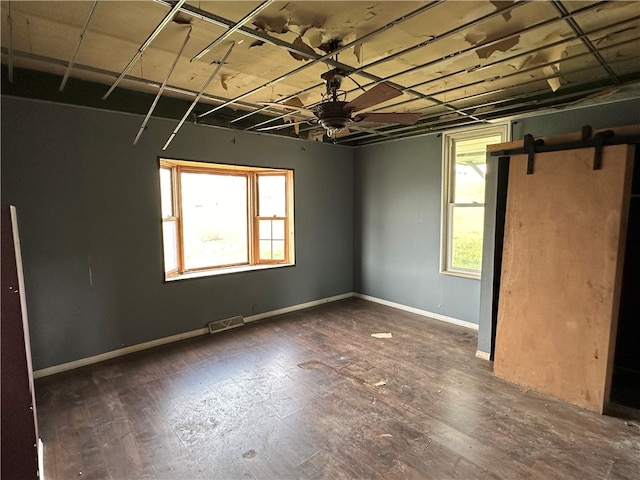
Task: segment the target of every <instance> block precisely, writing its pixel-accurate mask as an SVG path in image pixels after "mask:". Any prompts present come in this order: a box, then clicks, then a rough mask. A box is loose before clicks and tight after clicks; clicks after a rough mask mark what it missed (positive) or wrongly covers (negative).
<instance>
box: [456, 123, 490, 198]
mask: <svg viewBox="0 0 640 480" xmlns="http://www.w3.org/2000/svg"><path fill="white" fill-rule="evenodd" d="M501 141H502V137H501V136H500V135H491V136H486V137H481V138H474V139H470V140H457V141H456V142H455V155H456V161H455V179H454V191H453V199H452V201H453V202H454V203H484V183H485V182H484V177H485V173H486V149H487V145H491V144H493V143H500V142H501Z"/></svg>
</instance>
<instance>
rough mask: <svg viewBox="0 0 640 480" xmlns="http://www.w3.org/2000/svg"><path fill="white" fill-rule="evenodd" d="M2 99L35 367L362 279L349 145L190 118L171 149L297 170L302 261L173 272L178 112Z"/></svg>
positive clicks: (338, 289)
mask: <svg viewBox="0 0 640 480" xmlns="http://www.w3.org/2000/svg"><path fill="white" fill-rule="evenodd" d="M141 123H142V117H140V116H137V115H131V114H123V113H114V112H108V111H100V110H92V109H88V108H81V107H74V106H66V105H61V104H53V103H47V102H41V101H34V100H26V99H18V98H12V97H2V203H3V204H13V205H15V206H16V207H17V209H18V223H19V228H20V235H21V243H22V250H23V260H24V269H25V278H26V287H27V301H28V313H29V322H30V330H31V343H32V351H33V360H34V368H35V369H42V368H46V367H50V366H54V365H59V364H62V363H65V362H70V361H74V360H78V359H81V358H85V357H90V356H93V355H97V354H100V353H103V352H107V351H111V350H115V349H118V348H122V347H125V346H130V345H134V344H138V343H141V342H145V341H150V340H154V339H158V338H162V337H167V336H170V335H175V334H179V333H183V332H188V331H191V330H195V329H199V328H202V327H205V326H206V325H207V323H208V322H210V321H212V320H216V319H222V318H227V317H230V316H233V315H245V316H249V315H252V314H258V313H262V312H268V311H272V310H276V309H279V308H284V307H288V306H292V305H298V304H302V303H306V302H310V301H313V300H318V299H322V298H326V297H331V296H334V295H339V294H344V293H349V292H351V291H352V290H353V248H352V242H353V161H352V150H350V149H348V148H343V147H337V146H334V145H326V144H320V143H310V142H302V141H298V140H293V139H287V138H280V137H275V136H268V135H258V134H251V133H245V132H239V131H232V130H222V129H216V128H211V127H202V126H194V125H189V124H186V125H185V126H184V127H183V129H182V130H181V131H180V133H179V134H178V136H177V137H176V138H175V140H174V141H173V143H172V144H171V146H170V147H169V149H168V150H167V152H166V156H168V157H172V158H179V159H187V160H204V161H212V162H222V163H238V164H246V165H254V166H269V167H282V168H293V169H294V170H295V173H294V176H295V183H294V185H295V187H294V188H295V228H296V266H295V267H285V268H278V269H272V270H263V271H254V272H245V273H236V274H229V275H222V276H215V277H208V278H199V279H192V280H183V281H177V282H170V283H164V281H163V270H162V268H163V267H162V238H161V222H160V199H159V195H160V193H159V185H158V160H157V157H158V156H161V155H163V152H162V151H161V147H162V145H164V143H165V141H166V139H167V138H168V136H169V134H170V132H171V131H172V130H173V128H174V127H175V124H176V122H175V121H169V120H161V119H152V120H151V122H150V123H149V128H148V130H147V131H146V132H145V133H144V134H143V136H142V138H141V140H140V142H139V143H138V145H137V146H134V145H132V142H133V138H134V137H135V134H136V133H137V131H138V128H139V127H140V124H141Z"/></svg>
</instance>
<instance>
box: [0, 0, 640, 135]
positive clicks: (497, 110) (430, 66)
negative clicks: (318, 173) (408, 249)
mask: <svg viewBox="0 0 640 480" xmlns="http://www.w3.org/2000/svg"><path fill="white" fill-rule="evenodd" d="M174 3H175V2H168V1H164V0H146V1H119V2H106V1H99V2H97V3H96V5H95V11H94V12H93V14H92V15H91V16H90V17H89V14H90V10H91V6H92V4H93V2H90V1H84V2H74V1H47V2H42V1H36V2H32V1H11V2H9V1H7V0H4V1H2V2H1V6H2V11H1V17H2V24H1V25H0V26H1V32H2V63H3V65H4V66H5V68H6V69H7V71H8V75H9V76H11V75H12V71H13V69H29V70H35V71H42V72H48V73H51V74H55V75H59V76H60V77H61V78H62V76H63V75H64V74H65V71H67V70H69V74H70V76H71V78H77V79H81V80H88V81H92V82H98V83H102V84H104V85H105V91H106V89H107V88H108V87H109V86H110V85H112V84H113V83H114V82H115V81H116V78H118V76H119V75H120V74H121V72H123V69H124V68H125V66H127V64H128V63H129V62H130V61H131V60H132V58H135V57H134V56H135V55H136V54H137V52H139V51H140V49H141V47H143V46H145V44H147V43H148V45H146V46H145V48H144V51H143V53H142V54H141V55H140V58H139V59H138V60H137V61H136V62H135V64H134V65H133V67H132V68H131V70H129V71H128V72H127V75H126V76H124V78H123V80H122V82H121V83H120V84H118V88H126V89H132V90H139V91H142V92H147V93H154V94H155V93H156V92H157V91H158V88H159V86H160V84H162V82H163V81H165V80H166V81H167V89H166V90H165V91H164V92H163V95H165V96H174V97H178V98H182V99H185V100H189V101H191V100H192V99H193V98H195V96H196V95H197V94H198V93H199V92H200V90H201V89H202V88H203V85H204V84H205V82H206V80H207V79H208V78H209V77H210V75H211V74H212V72H213V71H214V69H215V68H217V67H219V72H218V74H217V79H216V81H213V82H211V83H210V84H209V85H208V86H207V88H206V89H204V91H203V92H202V98H201V99H200V101H199V103H198V106H197V107H196V110H195V112H196V114H197V115H199V116H200V117H199V122H202V123H206V122H208V121H215V122H217V124H221V123H223V122H226V125H227V126H228V127H230V128H239V127H238V125H240V124H241V125H242V128H248V129H250V130H255V131H261V130H263V129H268V130H266V131H268V132H269V133H277V134H284V135H292V136H300V137H303V138H309V139H323V138H324V140H325V141H335V142H338V143H344V144H347V145H360V144H367V143H371V142H378V141H384V140H387V139H392V138H401V137H403V136H409V135H416V134H420V133H424V132H433V131H441V130H444V129H448V128H454V127H458V126H465V125H473V124H481V123H487V122H492V121H496V120H499V119H501V118H504V117H508V116H512V115H517V114H522V113H525V112H527V111H531V110H532V109H540V108H555V107H559V106H562V105H570V104H575V103H576V102H580V101H581V100H582V99H590V100H593V99H594V98H599V99H601V100H603V101H605V99H607V98H609V99H610V98H611V97H607V95H611V93H610V92H612V91H613V90H616V91H617V90H620V89H624V88H633V87H635V86H636V85H637V84H638V81H640V48H639V47H640V9H639V8H638V4H637V2H633V1H616V2H595V1H573V0H554V1H549V2H515V1H486V0H478V1H465V2H460V1H358V2H342V1H330V2H323V1H290V2H285V1H273V0H271V1H267V2H257V1H242V2H233V1H187V2H185V3H184V4H183V5H182V6H181V7H180V9H179V13H178V14H177V15H175V16H172V17H171V18H170V19H169V21H168V23H167V24H166V26H164V27H163V28H161V29H160V31H159V32H158V33H157V35H155V36H154V37H153V38H152V39H151V41H149V38H150V35H152V32H154V30H155V29H157V28H158V26H159V24H160V23H161V22H162V20H163V18H165V17H166V16H167V14H168V13H169V12H170V10H171V8H172V7H173V6H174ZM252 12H258V13H256V14H255V15H251V13H252ZM83 28H84V29H86V30H83ZM187 32H189V40H188V42H187V44H186V46H185V49H184V52H183V53H182V54H181V55H180V56H179V57H178V58H177V60H176V55H177V54H178V51H179V48H180V46H181V44H182V43H183V42H184V38H185V35H186V33H187ZM212 42H213V46H212V47H211V48H209V50H207V46H209V45H212ZM232 42H233V43H234V44H235V47H234V49H233V52H232V53H231V54H230V55H229V57H228V58H227V60H226V61H225V62H224V63H223V64H220V60H221V58H222V56H223V54H224V53H225V51H227V49H228V48H229V46H230V45H231V43H232ZM74 51H77V55H76V56H75V57H74ZM198 55H200V56H199V57H198ZM194 57H198V58H195V59H194ZM72 59H73V63H72V64H71V63H70V62H72ZM174 61H175V62H176V67H175V70H174V71H173V72H172V73H171V75H170V77H169V78H168V80H167V78H166V76H167V74H168V72H169V67H170V66H171V64H172V63H173V62H174ZM332 71H337V72H339V75H338V76H335V75H333V76H330V78H335V79H337V80H340V81H339V82H337V83H336V85H334V88H333V89H328V88H327V84H326V83H325V80H323V78H322V76H323V75H324V76H325V77H326V74H327V72H332ZM337 80H336V81H337ZM13 81H14V82H19V81H20V80H19V78H18V77H17V76H16V77H15V78H13ZM381 83H386V84H388V85H390V86H391V87H392V88H394V89H396V90H397V91H399V92H400V94H399V95H398V96H396V97H395V98H393V99H390V100H384V101H382V97H381V101H379V102H377V103H375V104H373V105H369V106H367V108H366V109H364V111H366V112H367V113H394V114H399V113H406V112H411V113H416V114H420V119H419V120H418V121H417V122H416V123H415V124H412V125H409V124H394V123H374V122H371V121H366V122H364V121H357V119H358V118H360V117H361V115H360V116H357V115H355V113H356V112H355V111H353V112H351V113H349V114H348V115H347V114H346V113H345V114H344V118H343V119H342V120H344V121H346V122H347V123H349V126H348V130H347V129H346V128H345V129H344V130H343V131H341V133H340V136H339V137H337V136H334V137H333V138H327V136H326V135H324V136H323V134H325V133H327V132H328V131H325V130H323V129H322V128H321V127H320V126H319V125H318V123H321V122H319V120H321V119H319V118H318V113H317V112H318V110H317V108H319V107H315V105H319V104H321V102H323V101H326V100H327V99H330V97H331V95H332V94H335V95H336V99H338V100H340V101H344V102H346V104H347V105H353V104H352V103H349V102H351V101H352V100H354V99H355V98H357V97H358V96H360V95H361V94H363V92H365V91H370V90H372V89H374V88H376V87H375V86H376V85H379V84H381ZM65 88H70V87H65ZM375 91H378V92H381V91H382V90H380V89H378V90H375ZM375 91H374V92H375ZM604 92H609V93H607V95H605V94H604ZM34 94H37V92H34ZM613 95H614V96H615V95H616V94H613ZM265 102H271V103H270V104H268V105H267V104H265ZM273 103H276V105H274V104H273ZM279 104H281V106H280V105H279ZM302 106H304V107H309V108H312V109H316V110H315V112H316V113H314V111H312V110H310V109H309V108H300V107H302ZM293 107H295V108H298V110H295V111H292V108H293ZM209 110H213V111H212V112H210V113H207V111H209ZM223 112H224V115H222V113H223ZM346 112H349V109H347V110H346ZM265 116H266V118H267V120H265ZM229 118H231V120H229ZM370 118H376V117H370ZM377 118H385V119H394V120H396V121H399V120H402V119H404V118H406V117H402V116H399V115H396V116H387V117H377ZM216 119H217V120H216ZM239 119H242V122H240V121H239ZM236 120H238V121H237V122H236Z"/></svg>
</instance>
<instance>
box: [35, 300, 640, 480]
mask: <svg viewBox="0 0 640 480" xmlns="http://www.w3.org/2000/svg"><path fill="white" fill-rule="evenodd" d="M382 332H391V333H392V334H393V338H391V339H376V338H373V337H371V334H372V333H382ZM475 349H476V335H475V333H474V332H473V331H470V330H467V329H464V328H460V327H456V326H452V325H448V324H445V323H442V322H438V321H435V320H429V319H425V318H424V317H420V316H417V315H413V314H410V313H406V312H402V311H398V310H395V309H392V308H388V307H384V306H380V305H377V304H373V303H370V302H367V301H364V300H359V299H349V300H345V301H341V302H336V303H333V304H327V305H325V306H321V307H317V308H314V309H310V310H306V311H302V312H297V313H293V314H288V315H284V316H281V317H278V318H276V319H272V320H269V321H265V322H261V323H255V324H251V325H248V326H246V327H242V328H238V329H235V330H230V331H227V332H223V333H219V334H216V335H211V336H204V337H198V338H195V339H191V340H188V341H184V342H181V343H177V344H173V345H170V346H165V347H160V348H156V349H153V350H148V351H146V352H141V353H139V354H134V355H130V356H127V357H122V358H119V359H116V360H112V361H109V362H106V363H102V364H98V365H93V366H89V367H85V368H82V369H78V370H75V371H73V372H67V373H64V374H60V375H57V376H53V377H47V378H43V379H40V380H39V381H38V382H37V385H36V388H37V398H38V409H39V420H40V433H41V437H42V440H43V441H44V464H45V478H46V479H47V480H55V479H77V478H83V479H89V478H95V479H103V478H112V479H134V478H151V479H179V478H180V479H201V478H219V479H287V478H295V479H342V478H344V479H352V478H366V479H413V478H415V479H449V478H459V479H485V478H487V479H488V478H491V479H497V478H502V479H510V480H511V479H545V480H547V479H554V478H562V479H581V480H583V479H630V480H631V479H633V480H637V479H638V478H640V424H639V423H638V422H635V421H630V420H626V421H625V420H624V419H620V418H614V417H607V416H600V415H596V414H593V413H590V412H587V411H584V410H582V409H580V408H576V407H572V406H570V405H566V404H564V403H562V402H559V401H555V400H553V399H550V398H548V397H545V396H543V395H539V394H536V393H534V392H531V391H523V390H522V389H519V388H518V387H516V386H513V385H509V384H507V383H504V382H502V381H500V380H498V379H496V378H494V377H493V376H492V373H491V364H490V363H489V362H486V361H483V360H479V359H477V358H475V356H474V354H475Z"/></svg>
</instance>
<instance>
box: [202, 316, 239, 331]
mask: <svg viewBox="0 0 640 480" xmlns="http://www.w3.org/2000/svg"><path fill="white" fill-rule="evenodd" d="M242 325H244V318H242V317H241V316H240V315H238V316H237V317H231V318H226V319H224V320H216V321H215V322H211V323H210V324H209V333H216V332H222V331H223V330H229V329H231V328H236V327H241V326H242Z"/></svg>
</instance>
